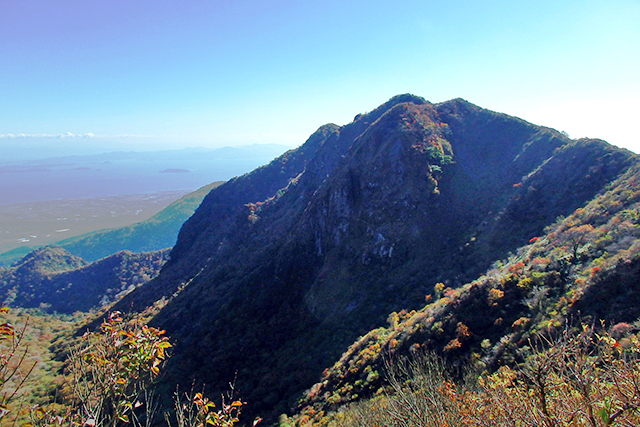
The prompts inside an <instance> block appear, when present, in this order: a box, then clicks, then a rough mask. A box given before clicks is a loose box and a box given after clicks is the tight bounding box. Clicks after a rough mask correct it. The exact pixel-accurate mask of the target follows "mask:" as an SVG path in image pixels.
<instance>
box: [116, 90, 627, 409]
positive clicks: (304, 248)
mask: <svg viewBox="0 0 640 427" xmlns="http://www.w3.org/2000/svg"><path fill="white" fill-rule="evenodd" d="M636 162H637V160H636V159H635V157H634V156H633V155H632V154H631V153H629V152H626V151H624V150H620V149H616V148H614V147H611V146H609V145H608V144H606V143H604V142H602V141H597V140H584V141H571V140H569V139H568V138H566V137H564V136H563V135H561V134H560V133H558V132H556V131H554V130H552V129H548V128H542V127H538V126H534V125H532V124H530V123H526V122H524V121H522V120H520V119H517V118H513V117H509V116H506V115H503V114H498V113H494V112H491V111H488V110H483V109H481V108H479V107H477V106H474V105H472V104H470V103H468V102H466V101H464V100H460V99H456V100H452V101H448V102H445V103H442V104H438V105H433V104H430V103H429V102H427V101H425V100H424V99H422V98H419V97H415V96H411V95H401V96H398V97H395V98H393V99H391V100H390V101H389V102H387V103H385V104H383V105H382V106H380V107H379V108H377V109H376V110H374V111H372V112H371V113H368V114H362V115H358V116H356V118H355V120H354V121H353V122H352V123H351V124H349V125H346V126H344V127H340V128H338V127H336V126H333V125H327V126H325V127H323V128H321V129H320V130H319V131H318V132H316V134H314V135H312V137H311V138H310V139H309V140H308V141H307V142H306V143H305V144H304V145H302V146H301V147H300V148H299V149H297V150H294V151H292V152H290V153H287V154H286V155H285V156H283V157H281V158H279V159H276V160H275V161H274V162H272V163H271V164H270V165H268V166H265V167H264V168H261V169H258V170H256V171H254V172H253V173H251V174H248V175H245V176H242V177H239V178H237V179H235V180H232V181H230V182H229V183H227V184H224V185H222V186H220V187H219V188H217V189H215V190H213V191H212V192H211V193H210V194H209V195H208V196H207V198H206V199H205V200H204V201H203V203H202V205H201V206H200V208H199V209H198V210H197V211H196V213H195V214H194V215H193V216H192V218H191V219H190V220H189V221H187V223H185V225H184V227H183V229H182V230H181V232H180V235H179V238H178V243H177V244H176V246H175V247H174V250H173V252H172V254H171V261H170V262H168V263H167V265H166V266H165V268H164V269H163V271H162V273H161V275H160V276H159V277H158V278H157V279H156V280H154V281H152V282H150V283H149V284H148V285H146V286H143V287H141V288H139V289H138V290H136V291H134V292H132V293H131V294H130V295H129V296H128V297H126V298H125V299H124V300H123V301H122V302H121V303H120V304H119V305H118V306H117V307H118V308H119V309H122V310H126V309H128V308H130V307H133V309H135V310H142V309H144V308H145V307H146V306H148V305H150V304H151V303H152V302H153V301H155V300H157V299H159V298H161V297H163V296H164V297H171V296H172V295H174V294H177V296H175V297H173V299H172V300H171V301H170V302H169V304H168V305H167V306H166V307H165V308H164V309H163V310H162V311H161V312H160V313H159V314H158V316H157V317H156V318H155V319H154V320H153V323H154V324H156V325H158V326H160V327H162V328H165V329H167V331H168V333H169V334H170V335H172V336H174V337H176V346H175V355H174V357H173V358H172V360H171V361H170V362H169V366H168V368H169V376H168V381H172V380H178V379H181V380H182V381H184V382H185V383H187V384H188V383H189V382H190V381H191V379H197V380H198V381H202V382H205V383H206V384H207V385H208V386H209V387H213V388H215V387H219V386H222V387H224V385H225V384H226V383H227V382H228V381H229V380H231V379H232V378H233V377H234V376H235V374H236V372H237V386H238V390H239V392H240V393H241V395H242V396H243V399H246V400H247V401H248V402H250V404H251V407H252V408H253V409H254V410H256V411H259V412H260V411H272V412H271V415H273V414H274V413H277V412H278V411H284V410H286V409H287V408H288V406H289V405H290V404H292V403H293V402H294V401H295V399H296V396H297V395H298V394H299V393H300V392H301V390H302V389H303V388H305V387H307V386H309V385H311V383H312V382H313V381H314V380H315V379H317V378H318V377H319V374H320V372H321V370H322V368H323V367H325V366H327V365H328V364H329V363H330V362H331V361H332V360H335V359H336V358H337V356H338V355H339V354H340V352H341V351H342V349H343V348H344V347H345V346H346V345H347V344H348V343H349V342H352V341H353V339H354V338H355V337H357V336H358V335H359V334H362V333H365V332H366V331H367V330H369V329H372V328H373V327H377V326H379V325H381V324H383V323H384V321H385V319H386V318H387V316H388V313H390V312H392V311H394V310H400V309H402V308H408V309H413V308H419V307H421V306H422V305H423V303H424V298H425V295H427V294H429V293H430V292H431V291H432V288H433V284H434V283H436V282H446V283H448V284H449V285H450V286H459V285H462V284H463V283H465V282H467V281H469V280H472V279H473V278H474V277H477V276H478V275H479V274H480V273H481V272H482V271H484V270H486V269H487V268H488V266H489V265H490V263H491V262H492V261H493V260H495V259H499V258H502V257H505V256H506V255H507V254H508V252H509V251H513V250H516V249H517V248H518V247H519V246H521V245H523V244H525V243H526V242H528V241H529V240H530V239H531V238H532V237H534V236H537V235H540V234H541V233H542V231H543V229H544V227H545V226H547V225H549V223H550V222H551V221H552V220H553V219H555V218H556V217H558V216H560V215H568V214H570V213H571V212H572V211H573V210H574V209H575V208H576V207H578V206H581V205H583V204H584V203H586V202H587V201H589V200H590V199H591V198H593V197H594V196H595V195H596V194H597V193H598V192H599V191H601V190H602V189H603V188H604V187H605V186H606V185H607V184H608V183H609V182H610V181H611V180H613V179H616V178H617V177H619V176H620V174H622V173H623V172H624V171H625V170H626V169H627V168H628V167H629V166H631V165H632V164H634V163H636ZM566 183H569V184H571V186H572V187H571V188H567V187H565V184H566ZM576 189H579V190H576ZM532 204H533V205H532ZM522 213H525V214H526V217H522Z"/></svg>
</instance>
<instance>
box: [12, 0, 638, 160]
mask: <svg viewBox="0 0 640 427" xmlns="http://www.w3.org/2000/svg"><path fill="white" fill-rule="evenodd" d="M406 92H410V93H413V94H416V95H420V96H423V97H425V98H426V99H428V100H429V101H431V102H442V101H446V100H448V99H451V98H455V97H461V98H464V99H466V100H468V101H470V102H472V103H474V104H477V105H479V106H481V107H484V108H489V109H492V110H495V111H500V112H504V113H507V114H510V115H515V116H518V117H521V118H523V119H525V120H528V121H530V122H533V123H535V124H540V125H546V126H551V127H554V128H556V129H558V130H564V131H566V132H568V133H569V135H570V136H571V137H573V138H577V137H583V136H589V137H599V138H602V139H605V140H607V141H609V142H611V143H613V144H616V145H620V146H625V147H627V148H630V149H632V150H634V151H636V152H638V151H640V137H639V132H638V131H637V124H638V121H639V120H640V119H639V112H640V108H639V106H640V1H638V0H607V1H603V0H597V1H589V0H584V1H571V0H566V1H565V0H562V1H558V0H554V1H527V2H525V1H519V0H509V1H492V0H484V1H456V0H454V1H430V0H422V1H413V0H402V1H398V2H396V1H393V2H392V1H389V0H387V1H372V0H369V1H362V0H356V1H345V0H340V1H338V0H321V1H304V0H297V1H289V0H287V1H258V0H253V1H246V0H225V1H222V0H188V1H176V0H171V1H167V0H153V1H151V0H135V1H132V0H126V1H120V0H47V1H42V0H0V96H1V101H0V117H1V119H0V136H2V137H3V138H4V139H5V140H6V139H7V136H8V135H17V134H26V135H60V134H67V133H71V134H74V135H86V134H92V135H94V136H97V137H104V138H107V137H109V138H112V137H115V136H120V135H136V136H147V138H129V140H135V139H139V140H140V141H143V142H145V141H146V142H148V141H155V140H162V141H165V142H166V141H168V142H172V143H175V144H182V145H184V146H194V145H212V146H221V145H237V144H247V143H256V142H276V143H284V144H288V145H292V146H297V145H299V144H300V143H302V142H304V140H305V139H306V138H307V137H308V136H309V135H310V134H311V133H312V132H313V131H314V130H315V129H317V128H318V127H319V126H320V125H322V124H324V123H328V122H334V123H337V124H339V125H342V124H346V123H348V122H350V121H351V120H352V119H353V117H354V116H355V115H356V114H358V113H361V112H366V111H370V110H372V109H373V108H375V107H377V106H378V105H379V104H381V103H383V102H385V101H386V100H388V99H389V98H390V97H392V96H393V95H396V94H399V93H406ZM85 139H86V140H93V139H94V138H85ZM95 139H96V140H97V139H99V138H95ZM2 143H3V142H2V139H0V144H2ZM0 147H1V145H0Z"/></svg>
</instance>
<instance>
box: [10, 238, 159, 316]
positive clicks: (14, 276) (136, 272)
mask: <svg viewBox="0 0 640 427" xmlns="http://www.w3.org/2000/svg"><path fill="white" fill-rule="evenodd" d="M168 255H169V251H168V250H164V251H157V252H149V253H143V254H133V253H131V252H128V251H121V252H118V253H116V254H114V255H111V256H109V257H106V258H103V259H101V260H98V261H96V262H93V263H91V264H89V263H87V262H85V261H84V260H82V259H81V258H79V257H76V256H74V255H72V254H71V253H69V252H68V251H66V250H65V249H63V248H60V247H55V246H47V247H44V248H41V249H37V250H35V251H33V252H32V253H30V254H29V255H27V256H26V257H24V258H23V259H22V260H21V261H20V262H18V263H17V264H16V265H14V266H13V267H11V268H7V269H3V270H2V271H0V297H1V299H2V300H3V301H4V302H5V303H7V304H9V305H12V306H18V307H39V308H41V309H43V310H45V311H48V312H59V313H68V314H71V313H73V312H75V311H89V310H90V309H99V308H101V307H103V306H104V305H105V304H108V303H110V302H113V301H116V300H118V299H119V298H120V297H122V296H123V295H124V294H126V293H128V292H130V291H131V290H133V289H134V288H135V287H136V286H139V285H141V284H143V283H145V282H148V281H149V280H151V279H152V278H154V277H155V276H157V275H158V273H159V272H160V268H161V267H162V265H163V264H164V263H165V261H166V259H167V257H168Z"/></svg>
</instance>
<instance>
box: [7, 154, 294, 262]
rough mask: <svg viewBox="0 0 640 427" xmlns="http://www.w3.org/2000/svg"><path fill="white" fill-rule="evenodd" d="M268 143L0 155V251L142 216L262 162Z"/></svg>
mask: <svg viewBox="0 0 640 427" xmlns="http://www.w3.org/2000/svg"><path fill="white" fill-rule="evenodd" d="M287 148H288V147H286V146H282V145H275V144H268V145H267V144H265V145H251V146H243V147H225V148H220V149H216V150H212V149H204V148H189V149H182V150H163V151H147V152H133V151H131V152H125V151H119V152H110V153H104V154H92V155H65V156H59V157H51V158H44V159H30V160H15V159H14V160H11V159H9V160H7V159H5V160H3V161H0V253H3V252H6V251H8V250H11V249H14V248H18V247H21V246H41V245H46V244H52V243H54V242H57V241H59V240H62V239H66V238H68V237H73V236H76V235H79V234H82V233H86V232H90V231H95V230H100V229H104V228H112V227H121V226H125V225H129V224H133V223H136V222H140V221H144V220H146V219H148V218H150V217H151V216H152V215H154V214H155V213H157V212H159V211H160V210H161V209H163V208H164V207H166V206H167V205H168V204H169V203H171V202H173V201H175V200H177V199H178V198H180V197H181V196H183V195H184V194H186V193H188V192H190V191H193V190H196V189H197V188H199V187H202V186H204V185H207V184H209V183H211V182H214V181H221V180H225V181H226V180H228V179H231V178H233V177H234V176H239V175H242V174H244V173H246V172H248V171H250V170H252V169H254V168H256V167H258V166H261V165H264V164H266V163H268V162H270V161H271V160H272V159H274V158H275V157H276V156H279V155H280V154H282V153H283V152H284V151H286V149H287Z"/></svg>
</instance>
